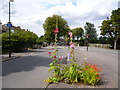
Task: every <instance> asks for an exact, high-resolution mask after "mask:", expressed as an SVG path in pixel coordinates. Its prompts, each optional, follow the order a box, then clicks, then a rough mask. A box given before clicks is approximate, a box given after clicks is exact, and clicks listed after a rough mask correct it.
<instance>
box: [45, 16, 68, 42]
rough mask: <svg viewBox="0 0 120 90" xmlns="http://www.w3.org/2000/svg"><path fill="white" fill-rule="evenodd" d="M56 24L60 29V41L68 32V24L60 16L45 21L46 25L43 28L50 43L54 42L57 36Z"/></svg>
mask: <svg viewBox="0 0 120 90" xmlns="http://www.w3.org/2000/svg"><path fill="white" fill-rule="evenodd" d="M56 23H57V28H58V29H59V32H60V33H58V37H57V38H58V39H59V37H60V36H65V35H66V34H67V33H68V31H69V27H68V24H67V21H66V20H65V19H64V18H62V17H61V16H59V15H53V16H52V17H48V18H46V20H45V23H44V24H43V28H44V31H45V37H46V39H47V40H48V41H51V42H54V39H55V35H54V29H55V28H56Z"/></svg>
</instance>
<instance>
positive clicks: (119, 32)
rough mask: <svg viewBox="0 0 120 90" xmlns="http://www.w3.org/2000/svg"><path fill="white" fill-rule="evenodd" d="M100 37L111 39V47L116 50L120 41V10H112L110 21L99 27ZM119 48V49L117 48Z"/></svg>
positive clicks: (105, 21)
mask: <svg viewBox="0 0 120 90" xmlns="http://www.w3.org/2000/svg"><path fill="white" fill-rule="evenodd" d="M100 30H101V35H103V36H106V37H108V38H110V39H111V43H110V44H111V45H112V46H113V47H114V49H116V47H118V43H117V42H118V40H120V8H118V9H116V10H113V11H112V14H111V16H110V19H108V20H104V21H103V22H102V26H101V29H100ZM119 48H120V47H119Z"/></svg>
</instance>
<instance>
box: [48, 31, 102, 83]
mask: <svg viewBox="0 0 120 90" xmlns="http://www.w3.org/2000/svg"><path fill="white" fill-rule="evenodd" d="M58 32H59V30H58V29H55V47H54V48H52V51H51V52H48V54H49V55H50V57H51V60H52V63H51V64H50V69H49V71H51V72H52V73H53V76H52V77H49V79H48V80H46V81H47V82H49V83H58V82H65V83H68V84H73V83H84V84H87V85H95V84H97V83H98V82H99V81H100V75H99V72H100V71H101V69H100V68H98V67H97V65H92V64H89V63H87V62H86V60H84V63H83V64H82V65H78V64H77V59H76V58H75V57H74V43H73V42H72V33H71V32H69V36H70V40H71V42H70V47H69V48H70V53H69V55H68V58H67V59H66V60H69V61H70V63H69V64H66V65H64V64H62V62H61V61H62V59H63V57H61V56H57V52H58V49H57V45H56V42H57V33H58Z"/></svg>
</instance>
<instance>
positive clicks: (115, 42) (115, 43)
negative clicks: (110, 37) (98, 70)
mask: <svg viewBox="0 0 120 90" xmlns="http://www.w3.org/2000/svg"><path fill="white" fill-rule="evenodd" d="M116 45H117V38H115V41H114V50H115V49H116Z"/></svg>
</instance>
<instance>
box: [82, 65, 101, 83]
mask: <svg viewBox="0 0 120 90" xmlns="http://www.w3.org/2000/svg"><path fill="white" fill-rule="evenodd" d="M99 71H100V69H99V68H98V67H97V66H96V65H92V64H86V65H85V66H84V68H83V72H82V75H81V80H82V81H83V82H84V83H85V84H89V85H95V84H96V83H98V82H99V81H100V76H99V73H98V72H99Z"/></svg>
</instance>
